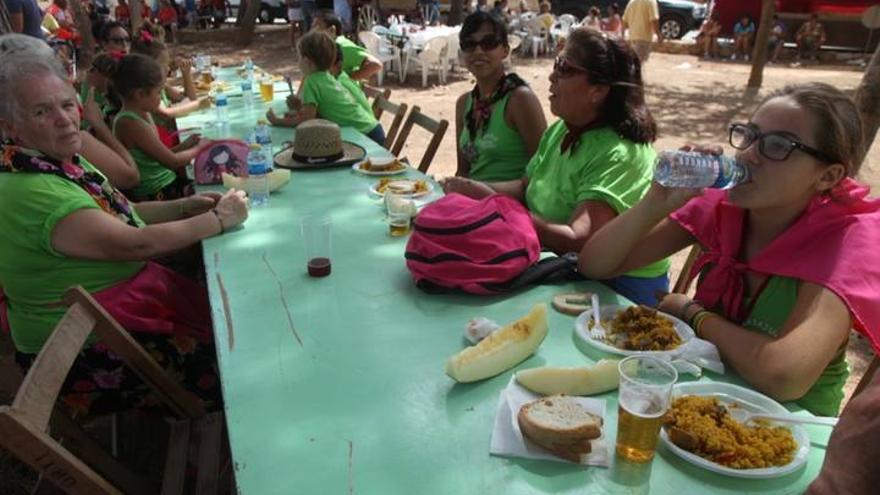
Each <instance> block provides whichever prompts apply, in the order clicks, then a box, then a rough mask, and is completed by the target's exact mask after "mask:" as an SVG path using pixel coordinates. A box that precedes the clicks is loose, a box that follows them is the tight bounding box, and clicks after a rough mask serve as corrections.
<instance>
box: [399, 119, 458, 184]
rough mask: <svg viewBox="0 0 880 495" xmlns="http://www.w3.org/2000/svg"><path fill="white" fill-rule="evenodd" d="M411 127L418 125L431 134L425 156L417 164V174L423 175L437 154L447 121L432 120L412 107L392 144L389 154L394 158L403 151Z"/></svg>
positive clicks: (447, 124)
mask: <svg viewBox="0 0 880 495" xmlns="http://www.w3.org/2000/svg"><path fill="white" fill-rule="evenodd" d="M413 125H418V126H419V127H421V128H423V129H425V130H427V131H428V132H430V133H431V134H432V137H431V141H429V142H428V147H427V149H425V154H424V155H422V160H421V161H420V162H419V172H422V173H425V172H427V171H428V167H430V166H431V162H432V161H433V160H434V155H435V154H437V148H439V147H440V141H442V140H443V136H444V135H445V134H446V129H447V128H448V127H449V121H448V120H446V119H442V120H440V121H437V120H434V119H432V118H431V117H428V116H427V115H425V114H423V113H422V109H421V108H419V106H418V105H415V106H413V107H412V111H410V113H409V117H407V118H406V122H405V123H404V124H403V128H402V129H401V130H400V134H399V135H398V136H397V140H396V141H395V142H394V147H393V148H392V149H391V153H392V154H393V155H394V156H400V152H401V150H403V145H404V144H405V143H406V140H407V138H409V133H410V131H412V127H413Z"/></svg>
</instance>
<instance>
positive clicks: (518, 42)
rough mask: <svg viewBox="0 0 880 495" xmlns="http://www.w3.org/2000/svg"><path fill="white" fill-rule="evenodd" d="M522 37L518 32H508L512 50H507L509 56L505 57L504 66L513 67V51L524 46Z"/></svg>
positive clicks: (508, 42) (508, 43)
mask: <svg viewBox="0 0 880 495" xmlns="http://www.w3.org/2000/svg"><path fill="white" fill-rule="evenodd" d="M522 42H523V40H522V37H520V36H518V35H516V34H508V35H507V46H509V47H510V51H509V52H507V58H505V59H504V66H505V67H508V68H509V67H511V66H513V52H515V51H516V50H518V49H519V47H520V46H522Z"/></svg>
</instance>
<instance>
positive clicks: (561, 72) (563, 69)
mask: <svg viewBox="0 0 880 495" xmlns="http://www.w3.org/2000/svg"><path fill="white" fill-rule="evenodd" d="M553 72H554V73H555V74H556V75H558V76H559V77H571V76H573V75H575V74H576V73H578V72H581V73H583V74H586V73H587V72H588V71H587V69H584V68H583V67H581V66H579V65H575V64H573V63H571V62H569V61H568V59H566V58H565V57H563V56H562V55H559V56H558V57H556V60H554V61H553Z"/></svg>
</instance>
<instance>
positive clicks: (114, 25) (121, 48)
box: [97, 21, 131, 54]
mask: <svg viewBox="0 0 880 495" xmlns="http://www.w3.org/2000/svg"><path fill="white" fill-rule="evenodd" d="M97 41H98V48H100V50H101V51H104V52H110V53H113V52H115V53H122V54H125V53H128V50H129V49H130V48H131V36H129V34H128V30H127V29H126V28H125V26H124V25H123V24H122V23H121V22H117V21H110V22H107V23H105V24H104V25H103V26H101V29H100V31H99V32H98V38H97Z"/></svg>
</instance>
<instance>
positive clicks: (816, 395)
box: [742, 276, 849, 416]
mask: <svg viewBox="0 0 880 495" xmlns="http://www.w3.org/2000/svg"><path fill="white" fill-rule="evenodd" d="M798 284H799V282H798V280H797V279H793V278H787V277H778V276H771V277H770V278H769V279H768V280H767V284H766V286H765V287H764V289H763V290H762V291H761V292H760V293H759V294H758V299H757V300H756V301H755V304H754V306H753V307H752V308H751V311H749V314H748V317H747V318H746V320H745V321H744V322H743V324H742V326H743V327H745V328H748V329H749V330H754V331H756V332H759V333H763V334H765V335H769V336H771V337H776V336H777V335H778V333H779V331H780V330H781V329H782V327H783V326H784V325H785V320H787V319H788V316H789V315H790V314H791V312H792V310H793V309H794V305H795V303H796V302H797V296H798ZM749 303H750V301H748V300H746V301H745V304H746V305H748V304H749ZM848 376H849V369H848V367H847V363H846V353H845V352H844V350H842V349H841V351H840V352H839V353H838V354H837V355H836V356H835V357H834V359H832V360H831V363H830V364H829V365H828V366H827V367H826V368H825V370H824V371H822V374H821V375H820V376H819V379H818V380H816V383H814V384H813V386H812V387H810V390H808V391H807V393H806V394H804V396H803V397H801V398H800V399H798V400H797V404H798V405H799V406H801V407H803V408H804V409H806V410H808V411H810V412H811V413H813V414H817V415H820V416H837V414H838V412H839V410H840V403H841V401H843V386H844V385H845V384H846V379H847V377H848Z"/></svg>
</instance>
